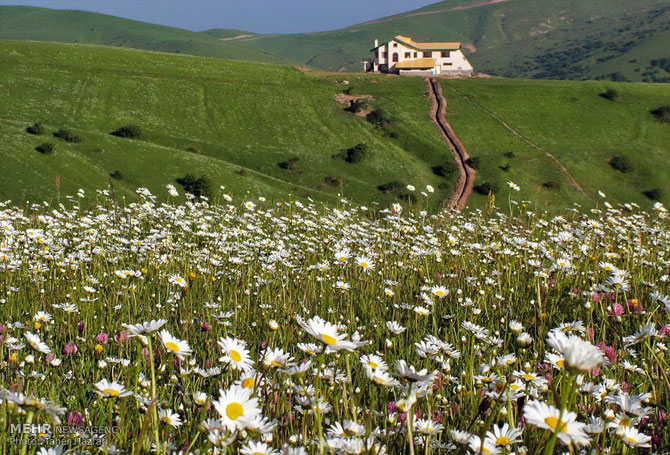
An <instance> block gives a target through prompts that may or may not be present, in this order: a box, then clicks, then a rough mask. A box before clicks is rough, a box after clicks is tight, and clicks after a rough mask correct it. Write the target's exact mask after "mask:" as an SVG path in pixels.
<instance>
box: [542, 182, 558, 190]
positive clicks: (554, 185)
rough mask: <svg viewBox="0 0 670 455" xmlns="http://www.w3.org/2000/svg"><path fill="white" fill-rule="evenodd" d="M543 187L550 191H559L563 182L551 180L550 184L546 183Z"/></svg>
mask: <svg viewBox="0 0 670 455" xmlns="http://www.w3.org/2000/svg"><path fill="white" fill-rule="evenodd" d="M542 186H543V187H545V188H546V189H548V190H557V189H559V188H560V187H561V182H557V181H556V180H550V181H548V182H544V183H543V184H542Z"/></svg>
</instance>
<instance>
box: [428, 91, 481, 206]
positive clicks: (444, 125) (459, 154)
mask: <svg viewBox="0 0 670 455" xmlns="http://www.w3.org/2000/svg"><path fill="white" fill-rule="evenodd" d="M426 83H427V84H428V94H429V95H430V100H431V109H430V116H431V119H432V120H433V123H435V125H436V126H437V129H438V130H440V134H442V137H443V138H444V140H445V142H446V143H447V145H448V146H449V149H451V152H452V153H453V154H454V158H455V159H456V163H457V164H458V169H459V173H460V175H459V177H458V182H457V183H456V189H455V190H454V192H453V193H452V195H451V197H450V198H449V203H448V204H449V207H451V208H454V209H456V210H461V209H463V208H465V204H466V203H467V202H468V197H469V196H470V194H471V193H472V188H473V187H474V185H475V170H474V169H473V168H471V167H470V166H469V165H468V163H467V161H468V159H469V158H470V157H469V156H468V151H467V150H465V146H464V145H463V143H462V142H461V141H460V140H459V139H458V137H457V136H456V133H454V130H453V129H452V128H451V125H449V123H448V122H447V120H446V117H445V113H446V110H447V100H445V99H444V96H443V95H442V86H441V85H440V83H439V82H437V80H436V79H435V78H430V79H429V78H426Z"/></svg>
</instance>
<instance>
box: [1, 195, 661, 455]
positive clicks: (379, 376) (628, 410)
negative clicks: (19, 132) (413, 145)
mask: <svg viewBox="0 0 670 455" xmlns="http://www.w3.org/2000/svg"><path fill="white" fill-rule="evenodd" d="M512 185H513V184H510V187H511V188H512V189H515V186H512ZM517 188H518V187H517ZM431 189H432V188H427V190H426V192H425V193H424V196H425V197H431V195H432V193H431V191H430V190H431ZM411 190H415V189H414V188H411ZM169 191H170V193H171V195H172V196H171V197H173V198H175V199H174V200H168V201H166V202H159V201H157V199H156V198H155V197H154V196H153V195H152V194H151V193H150V192H149V191H148V190H146V189H139V190H138V191H137V192H138V194H139V197H140V200H139V201H138V202H134V203H130V204H126V205H119V204H117V203H116V202H115V201H114V199H113V198H112V197H111V196H110V194H109V192H108V191H106V190H105V191H98V192H97V193H96V194H85V193H84V192H83V191H80V192H79V194H78V195H77V196H74V197H70V198H68V199H67V200H66V201H63V203H57V204H52V205H50V204H47V203H43V204H35V205H32V206H28V207H22V208H19V207H17V206H14V205H13V204H12V203H11V202H5V203H2V204H0V289H1V290H2V293H1V294H0V315H1V317H0V323H1V325H0V453H2V454H15V453H16V454H20V455H24V454H33V453H39V454H61V453H93V454H141V453H158V454H205V453H215V454H216V453H221V454H238V453H240V454H245V455H270V454H287V455H288V454H363V453H365V454H380V455H381V454H411V455H415V454H417V455H418V454H425V455H429V454H440V453H453V454H486V455H495V454H505V455H511V454H545V455H546V454H553V453H557V454H562V453H569V454H628V453H667V452H664V451H667V450H670V434H669V431H668V429H669V420H668V417H667V415H666V413H667V412H668V407H669V404H670V403H669V402H670V379H669V374H670V365H669V362H668V354H667V346H666V342H665V338H666V335H667V332H669V331H670V327H669V326H668V312H670V297H669V296H668V294H670V290H669V284H668V278H669V274H670V268H669V265H670V251H669V246H670V229H669V228H670V226H669V225H668V219H667V212H666V209H665V208H664V207H663V206H662V205H661V204H656V205H655V206H654V207H653V208H652V209H650V210H644V209H643V208H641V207H639V206H637V205H635V204H625V205H617V206H612V205H610V204H608V203H607V199H606V198H605V197H604V196H605V195H602V194H601V196H602V197H601V198H600V202H599V204H598V207H597V208H595V209H592V210H585V209H582V208H580V207H576V208H574V209H572V210H567V211H565V212H564V213H563V214H561V215H560V216H555V215H549V214H547V213H540V212H535V211H534V210H533V209H532V204H530V203H528V202H524V201H518V202H516V201H512V200H511V199H510V200H509V201H506V203H503V204H502V206H503V208H496V207H495V205H494V204H493V203H491V204H489V206H488V208H487V209H483V210H471V211H467V212H466V211H463V212H454V211H449V210H442V211H437V212H436V211H432V212H426V211H423V210H422V207H421V205H420V203H421V201H420V198H419V199H417V200H415V201H414V202H412V203H403V204H393V205H392V206H390V207H389V208H388V209H383V210H380V209H379V208H370V209H368V208H366V207H355V206H353V205H352V204H350V203H348V202H347V201H346V200H342V201H341V202H340V204H339V205H338V206H337V207H328V206H322V205H317V204H314V203H309V202H304V203H301V202H297V201H285V202H270V201H267V200H265V199H264V198H250V197H247V198H246V199H239V200H238V197H237V196H236V197H232V196H231V195H229V194H225V193H221V194H220V196H219V197H217V198H216V200H211V201H209V200H206V199H195V198H193V197H187V198H186V200H185V202H183V203H181V202H179V203H178V202H176V201H177V200H180V201H181V200H183V199H177V197H178V196H179V195H178V193H177V190H176V189H175V188H173V187H171V188H169ZM424 196H422V197H424ZM179 197H180V196H179Z"/></svg>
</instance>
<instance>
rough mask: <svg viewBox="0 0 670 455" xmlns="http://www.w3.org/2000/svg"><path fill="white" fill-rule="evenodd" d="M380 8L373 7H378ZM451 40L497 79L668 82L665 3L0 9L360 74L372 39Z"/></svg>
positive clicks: (45, 35) (142, 38) (33, 29)
mask: <svg viewBox="0 0 670 455" xmlns="http://www.w3.org/2000/svg"><path fill="white" fill-rule="evenodd" d="M380 13H382V14H383V11H380ZM398 34H402V35H406V36H411V37H412V38H413V39H415V40H419V41H420V40H424V41H429V40H442V41H444V40H449V41H451V40H458V41H461V42H462V43H463V47H464V51H465V53H466V54H467V55H468V58H469V59H470V60H471V61H472V63H473V64H474V66H475V69H476V70H478V71H480V72H484V73H489V74H492V75H498V76H507V77H524V78H551V79H611V80H629V81H647V82H670V46H668V45H667V43H670V0H589V1H588V2H584V1H581V0H579V1H578V0H448V1H443V2H439V3H435V4H433V5H429V6H427V7H425V8H421V9H418V10H415V11H410V12H407V13H403V14H398V15H395V16H389V17H383V18H380V19H377V20H373V21H369V22H365V23H362V24H358V25H354V26H351V27H346V28H343V29H339V30H333V31H327V32H318V33H301V34H289V35H259V34H253V33H249V32H244V31H239V30H227V29H214V30H207V31H204V32H191V31H186V30H181V29H177V28H172V27H164V26H158V25H152V24H147V23H143V22H137V21H131V20H126V19H120V18H116V17H113V16H106V15H102V14H95V13H88V12H82V11H57V10H49V9H43V8H28V7H7V6H5V7H3V6H0V39H17V40H40V41H61V42H74V43H91V44H105V45H112V46H124V47H132V48H139V49H150V50H159V51H166V52H176V53H185V54H193V55H202V56H213V57H221V58H232V59H243V60H250V61H266V62H273V63H281V62H282V61H283V62H286V63H290V62H297V63H300V64H303V65H308V66H312V67H315V68H318V69H322V70H327V71H360V70H361V69H362V64H361V60H362V59H364V58H368V57H370V56H371V54H370V52H369V51H370V48H371V47H372V46H373V43H374V40H375V39H380V40H386V39H389V38H391V37H393V36H395V35H398Z"/></svg>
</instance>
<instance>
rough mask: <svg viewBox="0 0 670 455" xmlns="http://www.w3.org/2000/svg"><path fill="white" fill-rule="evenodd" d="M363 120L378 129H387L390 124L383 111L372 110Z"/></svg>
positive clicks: (388, 117) (389, 117)
mask: <svg viewBox="0 0 670 455" xmlns="http://www.w3.org/2000/svg"><path fill="white" fill-rule="evenodd" d="M365 119H366V120H367V121H368V122H370V123H372V124H374V125H376V126H378V127H380V128H387V127H388V126H389V125H390V124H391V116H390V115H389V113H388V112H386V111H385V110H384V109H375V110H373V111H372V112H370V113H369V114H368V115H366V116H365Z"/></svg>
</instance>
